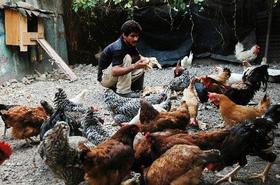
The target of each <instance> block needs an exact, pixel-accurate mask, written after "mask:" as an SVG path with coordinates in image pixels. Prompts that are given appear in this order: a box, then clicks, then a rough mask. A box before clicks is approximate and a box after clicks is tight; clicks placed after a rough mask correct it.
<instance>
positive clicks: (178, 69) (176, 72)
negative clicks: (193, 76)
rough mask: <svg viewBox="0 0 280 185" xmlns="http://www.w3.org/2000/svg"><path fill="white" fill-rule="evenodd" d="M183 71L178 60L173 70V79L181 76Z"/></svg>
mask: <svg viewBox="0 0 280 185" xmlns="http://www.w3.org/2000/svg"><path fill="white" fill-rule="evenodd" d="M184 70H185V69H184V68H183V67H182V66H181V61H180V60H178V62H177V63H176V67H175V68H174V78H176V77H178V76H181V74H183V72H184Z"/></svg>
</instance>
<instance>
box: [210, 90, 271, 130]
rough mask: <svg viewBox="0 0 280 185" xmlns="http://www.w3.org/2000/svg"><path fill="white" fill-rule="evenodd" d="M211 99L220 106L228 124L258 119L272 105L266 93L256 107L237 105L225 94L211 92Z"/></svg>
mask: <svg viewBox="0 0 280 185" xmlns="http://www.w3.org/2000/svg"><path fill="white" fill-rule="evenodd" d="M209 100H210V101H211V102H212V103H213V104H214V105H216V106H217V107H219V110H220V113H221V115H222V117H223V120H224V123H225V125H226V126H233V125H235V124H238V123H240V122H242V121H245V120H253V119H256V118H257V117H260V116H262V115H263V114H264V113H265V112H266V111H267V109H268V107H269V105H270V98H269V97H267V96H266V95H265V96H264V97H263V99H262V100H261V101H260V103H259V104H258V105H257V106H256V107H251V106H244V105H237V104H235V103H234V102H233V101H231V100H230V99H229V98H228V97H227V96H225V95H223V94H216V93H209Z"/></svg>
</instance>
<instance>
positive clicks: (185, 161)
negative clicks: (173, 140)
mask: <svg viewBox="0 0 280 185" xmlns="http://www.w3.org/2000/svg"><path fill="white" fill-rule="evenodd" d="M220 160H221V155H220V152H219V151H218V150H208V151H202V150H200V149H199V147H197V146H192V145H175V146H173V147H172V148H170V149H169V150H167V151H166V152H165V153H164V154H163V155H161V156H160V157H159V158H158V159H157V160H155V161H154V162H153V164H152V165H151V166H150V167H149V168H148V169H145V170H144V180H145V183H146V185H170V184H172V185H183V184H187V185H196V184H199V178H200V176H201V174H202V171H203V170H204V168H205V167H206V166H207V165H208V164H210V163H217V162H219V161H220Z"/></svg>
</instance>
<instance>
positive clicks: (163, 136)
mask: <svg viewBox="0 0 280 185" xmlns="http://www.w3.org/2000/svg"><path fill="white" fill-rule="evenodd" d="M228 135H229V130H228V129H222V130H214V131H199V132H193V133H185V132H182V131H172V132H170V131H169V132H165V133H162V132H155V133H151V134H149V135H146V137H144V138H141V139H140V140H139V142H137V143H136V144H135V146H134V150H135V159H136V162H135V165H134V168H135V170H137V171H139V170H140V171H141V168H142V166H144V167H147V166H150V165H151V163H152V162H153V161H154V160H155V159H157V158H158V157H159V156H160V155H161V154H163V153H164V152H166V151H167V150H168V149H170V148H171V147H172V146H174V145H178V144H186V145H196V146H198V147H199V148H200V149H202V150H209V149H219V148H220V146H221V144H222V142H223V141H224V139H225V138H226V137H227V136H228Z"/></svg>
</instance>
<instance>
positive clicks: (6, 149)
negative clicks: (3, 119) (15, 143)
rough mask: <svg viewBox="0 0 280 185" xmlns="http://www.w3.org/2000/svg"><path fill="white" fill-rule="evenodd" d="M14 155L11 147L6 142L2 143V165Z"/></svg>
mask: <svg viewBox="0 0 280 185" xmlns="http://www.w3.org/2000/svg"><path fill="white" fill-rule="evenodd" d="M11 155H12V148H11V146H10V145H9V144H8V143H6V142H5V141H0V165H1V164H2V163H3V162H4V161H5V160H7V159H9V158H10V156H11Z"/></svg>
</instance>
